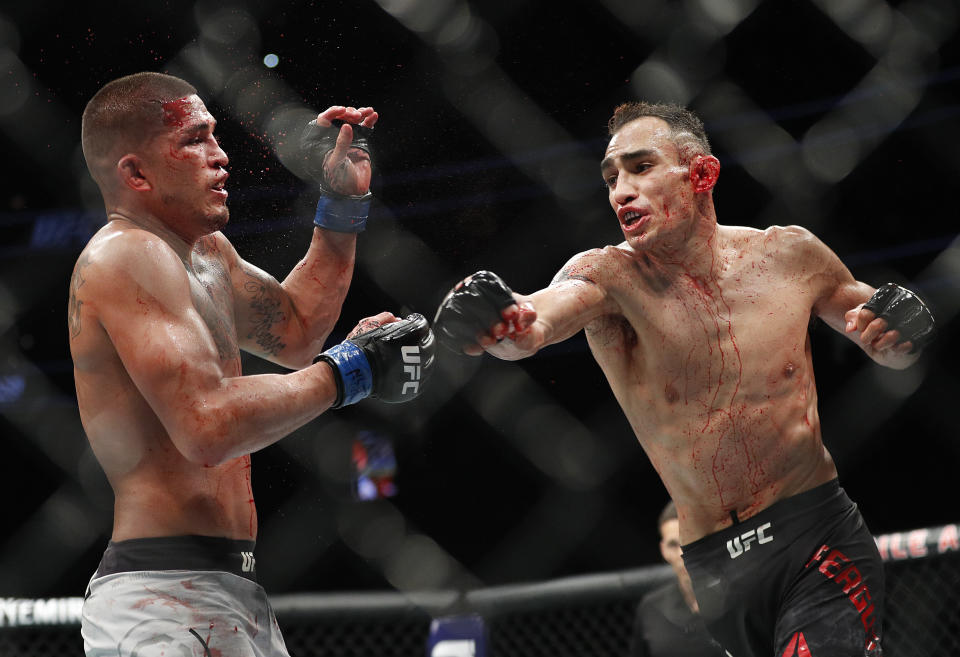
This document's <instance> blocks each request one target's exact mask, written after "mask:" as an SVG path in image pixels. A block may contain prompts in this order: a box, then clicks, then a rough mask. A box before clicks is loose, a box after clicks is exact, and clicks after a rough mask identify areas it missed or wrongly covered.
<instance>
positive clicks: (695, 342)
mask: <svg viewBox="0 0 960 657" xmlns="http://www.w3.org/2000/svg"><path fill="white" fill-rule="evenodd" d="M720 234H721V244H723V247H722V248H720V249H718V251H717V252H718V253H719V255H718V256H717V261H716V262H715V263H714V264H715V266H714V267H712V268H709V269H712V272H711V274H708V275H696V274H693V273H689V272H683V271H681V273H680V274H679V275H675V274H676V272H674V275H672V276H663V275H662V272H659V271H658V270H657V269H656V267H653V268H651V267H649V266H647V265H646V264H645V262H644V259H643V258H642V257H639V258H638V257H636V256H635V255H634V254H631V253H629V250H628V248H625V247H608V248H607V249H606V250H605V251H604V254H603V256H602V257H603V259H604V263H605V264H604V270H605V271H606V273H605V275H604V286H605V288H606V289H607V291H608V294H610V295H611V296H612V297H613V298H614V300H615V301H616V303H617V304H618V305H619V308H620V311H621V313H620V314H616V315H605V316H603V317H600V318H599V319H597V320H594V321H593V322H591V323H590V324H588V326H587V327H586V333H587V339H588V341H589V344H590V348H591V350H592V351H593V354H594V356H595V358H596V360H597V362H598V363H599V364H600V366H601V368H602V369H603V371H604V373H605V374H606V377H607V379H608V381H609V383H610V385H611V388H612V389H613V392H614V395H615V396H616V398H617V400H618V401H619V403H620V405H621V407H622V408H623V410H624V412H625V413H626V415H627V418H628V419H629V421H630V424H631V426H632V427H633V430H634V431H635V432H636V435H637V438H638V440H639V441H640V444H641V445H642V446H643V448H644V450H645V451H646V453H647V454H648V456H649V457H650V460H651V462H652V463H653V465H654V467H655V468H656V470H657V472H658V473H659V474H660V476H661V477H662V479H663V481H664V484H665V485H666V487H667V489H668V491H669V493H670V495H671V497H672V498H673V500H674V501H675V502H676V504H677V507H678V510H679V512H680V517H681V538H682V540H683V542H685V543H688V542H691V541H693V540H696V539H697V538H700V537H702V536H704V535H706V534H708V533H711V532H713V531H717V530H719V529H721V528H723V527H725V526H728V525H729V524H731V522H732V520H731V512H735V513H736V514H737V516H738V517H739V519H740V520H744V519H746V518H749V517H750V516H751V515H753V514H755V513H756V512H758V511H759V510H761V509H763V508H765V507H767V506H769V505H770V504H771V503H773V502H774V501H776V500H778V499H782V498H784V497H787V496H789V495H792V494H795V493H798V492H801V491H803V490H806V489H808V488H811V487H813V486H815V485H817V484H820V483H823V482H825V481H828V480H829V479H831V478H833V477H835V476H836V471H835V468H834V466H833V462H832V460H831V458H830V455H829V454H828V452H827V451H826V449H825V448H824V446H823V443H822V441H821V436H820V424H819V418H818V416H817V396H816V388H815V384H814V376H813V369H812V364H811V353H810V343H809V337H808V325H809V322H810V320H811V313H812V310H813V304H814V303H815V301H816V299H817V297H818V294H819V293H820V291H819V288H818V286H821V285H823V281H821V280H820V279H819V278H818V276H817V272H816V271H814V270H813V269H809V268H808V269H805V268H804V267H803V266H801V265H800V264H798V263H797V258H795V257H793V254H790V253H784V251H783V249H784V248H787V249H789V248H790V247H789V246H787V247H784V246H783V245H782V244H780V243H779V241H778V239H777V238H776V236H772V235H771V233H770V232H769V231H768V232H760V231H753V230H749V229H738V230H731V229H724V231H721V233H720Z"/></svg>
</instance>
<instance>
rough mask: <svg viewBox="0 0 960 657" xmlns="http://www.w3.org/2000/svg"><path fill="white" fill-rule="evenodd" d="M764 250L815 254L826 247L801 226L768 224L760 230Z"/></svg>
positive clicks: (787, 253)
mask: <svg viewBox="0 0 960 657" xmlns="http://www.w3.org/2000/svg"><path fill="white" fill-rule="evenodd" d="M761 234H762V244H763V247H764V250H765V251H766V252H768V253H782V254H785V255H792V254H802V255H815V254H817V253H819V252H826V251H828V249H827V248H826V245H825V244H824V243H823V242H822V241H820V239H819V238H818V237H817V236H816V235H814V234H813V233H812V232H811V231H810V230H809V229H808V228H804V227H803V226H796V225H792V226H770V227H769V228H767V229H766V230H764V231H762V232H761Z"/></svg>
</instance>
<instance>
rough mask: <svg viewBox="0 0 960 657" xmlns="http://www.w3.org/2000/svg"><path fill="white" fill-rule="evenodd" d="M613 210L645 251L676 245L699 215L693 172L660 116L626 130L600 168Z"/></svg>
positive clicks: (612, 144)
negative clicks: (696, 207)
mask: <svg viewBox="0 0 960 657" xmlns="http://www.w3.org/2000/svg"><path fill="white" fill-rule="evenodd" d="M600 169H601V174H602V175H603V179H604V182H605V183H606V185H607V190H608V196H609V200H610V206H611V207H612V208H613V211H614V212H615V213H616V215H617V218H618V219H619V221H620V229H621V230H622V231H623V235H624V237H625V238H626V240H627V243H628V244H629V245H630V246H632V247H633V248H634V249H636V250H638V251H640V250H645V251H648V252H649V251H656V250H657V249H661V248H669V247H670V246H671V245H673V246H677V245H678V241H682V239H683V238H684V236H686V235H688V234H689V226H690V224H691V222H692V219H693V217H694V214H695V204H694V191H693V187H692V185H691V184H690V178H689V167H688V166H687V165H686V164H682V163H681V162H680V151H679V149H678V147H677V145H676V143H675V142H674V141H673V139H672V136H671V132H670V127H669V126H668V125H667V123H666V122H665V121H663V120H662V119H659V118H655V117H643V118H640V119H636V120H634V121H631V122H630V123H628V124H626V125H625V126H623V127H622V128H621V129H620V130H619V131H618V132H617V133H616V134H615V135H614V136H613V137H612V138H611V139H610V143H609V144H608V145H607V151H606V155H605V157H604V159H603V162H602V163H601V164H600Z"/></svg>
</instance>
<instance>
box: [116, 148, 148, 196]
mask: <svg viewBox="0 0 960 657" xmlns="http://www.w3.org/2000/svg"><path fill="white" fill-rule="evenodd" d="M142 164H143V163H142V162H141V160H140V158H139V157H138V156H136V155H133V154H132V153H128V154H126V155H124V156H123V157H121V158H120V159H119V160H118V161H117V173H118V174H119V176H120V180H121V181H122V182H123V184H124V185H125V186H127V187H129V188H130V189H132V190H134V191H135V192H147V191H150V190H151V189H153V186H152V185H151V184H150V181H149V180H147V177H146V175H144V173H143V166H142Z"/></svg>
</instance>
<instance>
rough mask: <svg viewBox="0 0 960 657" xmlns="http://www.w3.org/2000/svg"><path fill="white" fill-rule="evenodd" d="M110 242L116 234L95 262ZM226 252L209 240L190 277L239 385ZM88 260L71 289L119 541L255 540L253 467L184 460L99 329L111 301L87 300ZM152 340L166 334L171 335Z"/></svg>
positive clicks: (84, 398)
mask: <svg viewBox="0 0 960 657" xmlns="http://www.w3.org/2000/svg"><path fill="white" fill-rule="evenodd" d="M110 235H111V231H110V227H109V226H108V227H107V228H106V229H104V231H101V233H100V234H98V235H97V236H96V237H95V238H94V239H93V240H92V241H91V243H90V245H89V246H88V249H87V252H89V251H90V250H91V249H96V248H97V247H98V243H99V242H101V241H104V240H107V239H109V238H110ZM216 247H217V243H216V240H215V239H214V237H212V236H209V237H206V238H203V239H201V240H200V242H199V243H198V244H197V245H196V246H195V247H194V249H193V252H192V254H191V256H192V257H191V262H190V264H189V266H187V265H186V264H185V265H184V269H185V271H186V273H187V277H188V280H189V288H190V300H191V302H192V304H193V307H194V308H195V309H196V311H197V313H198V314H199V316H200V317H201V318H202V320H203V323H204V324H205V325H206V328H207V329H208V330H209V338H210V340H211V341H212V343H213V344H214V345H215V349H216V352H217V354H218V357H219V366H220V368H222V372H223V375H224V376H238V375H240V352H239V349H238V346H237V345H238V343H237V329H236V321H235V315H234V299H233V293H232V287H231V284H230V278H229V273H228V270H227V265H226V263H225V261H224V258H223V255H222V254H221V253H220V252H219V251H218V249H217V248H216ZM87 252H85V254H86V253H87ZM88 260H89V259H88V258H87V257H86V255H81V258H80V260H79V261H78V264H77V269H76V271H75V274H74V278H73V281H72V283H71V307H70V326H71V350H72V352H73V358H74V366H75V379H76V387H77V398H78V403H79V408H80V415H81V419H82V421H83V425H84V428H85V430H86V433H87V436H88V438H89V440H90V444H91V447H92V449H93V451H94V453H95V455H96V456H97V459H98V460H99V462H100V463H101V465H102V466H103V469H104V471H105V473H106V476H107V478H108V480H109V481H110V484H111V485H112V487H113V490H114V493H115V512H114V528H113V539H114V540H124V539H129V538H137V537H149V536H172V535H180V534H200V535H207V536H226V537H230V538H239V539H251V538H254V537H255V536H256V531H257V517H256V509H255V506H254V501H253V493H252V488H251V483H250V457H249V456H243V457H240V458H237V459H232V460H229V461H227V462H225V463H222V464H220V465H216V466H206V465H201V464H197V463H195V462H191V461H189V460H187V459H186V458H185V457H184V456H183V455H182V454H181V453H180V452H179V451H178V450H177V448H176V446H175V445H174V444H173V442H172V441H171V439H170V437H169V436H168V435H167V432H166V430H165V429H164V427H163V425H162V423H161V422H160V420H159V418H158V416H157V415H156V413H154V411H153V410H152V409H151V407H150V405H149V404H148V403H147V401H146V399H145V398H144V396H143V395H142V394H141V393H140V391H139V390H138V388H137V386H136V385H135V383H134V381H133V380H132V379H131V378H130V376H129V375H128V373H127V370H126V369H125V368H124V364H123V362H122V361H121V359H120V357H119V356H118V353H117V351H116V349H115V348H114V344H113V341H112V339H111V336H110V335H109V334H108V333H107V331H106V330H105V329H104V327H103V325H102V324H101V323H100V321H99V319H98V315H99V312H100V307H101V305H102V304H107V303H109V302H110V299H109V298H97V297H96V296H91V295H90V294H88V293H85V291H84V284H85V276H87V275H89V273H88V272H87V263H88ZM90 273H92V272H90ZM88 289H89V288H88ZM151 330H155V331H162V330H163V326H162V325H157V326H154V327H152V329H151ZM149 339H150V335H144V336H142V340H144V341H149Z"/></svg>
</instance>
